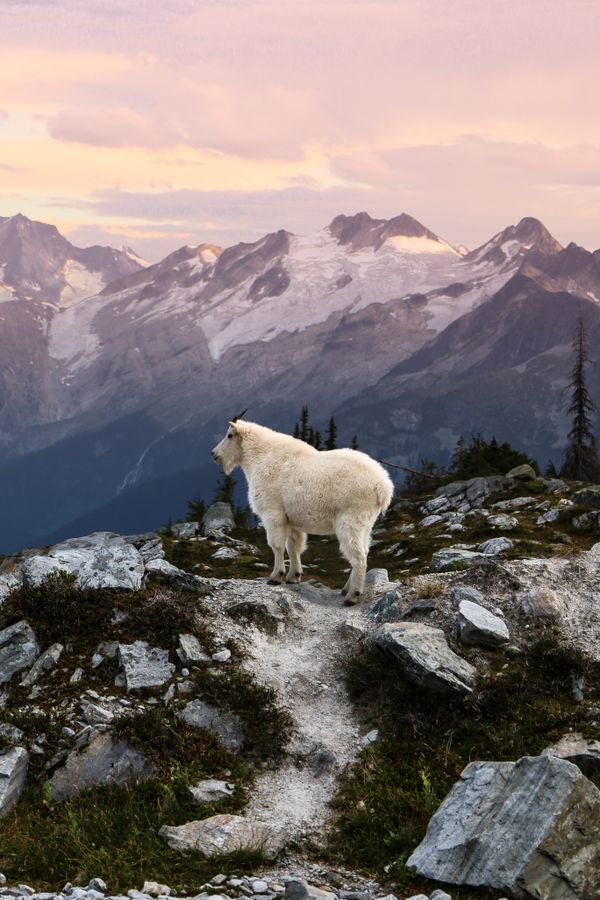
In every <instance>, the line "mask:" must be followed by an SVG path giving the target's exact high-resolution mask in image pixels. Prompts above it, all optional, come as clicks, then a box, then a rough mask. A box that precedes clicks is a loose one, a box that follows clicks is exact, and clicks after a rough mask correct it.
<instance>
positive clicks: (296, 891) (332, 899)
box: [283, 878, 369, 900]
mask: <svg viewBox="0 0 600 900" xmlns="http://www.w3.org/2000/svg"><path fill="white" fill-rule="evenodd" d="M348 894H351V896H348ZM343 896H344V897H345V900H363V898H365V900H366V898H368V897H369V894H367V893H365V894H357V893H356V892H354V893H353V892H351V891H349V892H345V893H344V894H343ZM336 898H337V895H336V894H334V893H332V892H331V891H324V890H321V888H318V887H315V886H314V885H312V884H309V883H308V882H307V881H304V879H302V878H290V879H289V880H288V881H286V883H285V893H284V895H283V900H336Z"/></svg>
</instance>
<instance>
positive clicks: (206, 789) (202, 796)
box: [190, 778, 234, 803]
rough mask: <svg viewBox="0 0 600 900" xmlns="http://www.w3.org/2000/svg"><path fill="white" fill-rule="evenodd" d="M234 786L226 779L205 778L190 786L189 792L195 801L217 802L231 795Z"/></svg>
mask: <svg viewBox="0 0 600 900" xmlns="http://www.w3.org/2000/svg"><path fill="white" fill-rule="evenodd" d="M233 791H234V787H233V785H232V784H229V783H228V782H227V781H221V780H220V779H218V778H206V779H205V780H204V781H199V782H198V784H196V785H194V787H191V788H190V794H191V795H192V797H193V798H194V801H195V802H196V803H218V801H219V800H227V799H229V797H232V796H233Z"/></svg>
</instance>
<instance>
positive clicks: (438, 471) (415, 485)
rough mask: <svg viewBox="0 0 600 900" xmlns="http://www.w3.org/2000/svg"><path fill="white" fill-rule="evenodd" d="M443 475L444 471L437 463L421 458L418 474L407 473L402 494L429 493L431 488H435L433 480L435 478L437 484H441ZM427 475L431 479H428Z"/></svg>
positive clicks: (424, 457)
mask: <svg viewBox="0 0 600 900" xmlns="http://www.w3.org/2000/svg"><path fill="white" fill-rule="evenodd" d="M445 474H446V473H445V472H444V470H443V469H442V468H440V466H438V465H437V463H434V462H433V460H431V459H428V458H427V457H426V456H422V457H421V470H420V472H408V473H407V474H406V477H405V479H404V485H403V492H404V493H405V494H421V493H424V492H425V491H427V492H431V490H432V488H433V487H436V486H437V485H436V482H435V481H434V480H433V478H437V479H438V483H441V481H442V479H443V477H444V475H445ZM428 475H429V476H431V477H429V478H428V477H427V476H428Z"/></svg>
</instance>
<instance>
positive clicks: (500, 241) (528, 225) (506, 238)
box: [466, 216, 563, 265]
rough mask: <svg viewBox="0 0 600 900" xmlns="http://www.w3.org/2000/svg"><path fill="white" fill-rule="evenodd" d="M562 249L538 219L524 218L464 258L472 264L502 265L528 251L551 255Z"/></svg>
mask: <svg viewBox="0 0 600 900" xmlns="http://www.w3.org/2000/svg"><path fill="white" fill-rule="evenodd" d="M562 249H563V248H562V245H561V244H559V243H558V241H557V240H556V239H555V238H554V237H553V236H552V235H551V234H550V232H549V231H548V229H547V228H546V226H545V225H544V224H543V223H542V222H540V220H539V219H536V218H534V217H533V216H525V217H524V218H522V219H521V220H520V221H519V222H517V224H516V225H509V226H508V227H507V228H505V229H504V230H503V231H500V232H498V234H496V235H494V237H493V238H491V240H489V241H487V242H486V243H485V244H482V245H481V247H478V248H477V249H476V250H473V251H471V253H469V254H468V256H467V257H466V258H467V259H471V260H472V261H474V262H492V263H494V264H496V265H502V264H503V263H505V262H507V261H511V260H514V259H515V258H516V257H522V256H524V255H525V254H526V253H528V252H530V251H537V252H539V253H545V254H552V253H558V252H559V251H560V250H562Z"/></svg>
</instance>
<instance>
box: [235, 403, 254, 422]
mask: <svg viewBox="0 0 600 900" xmlns="http://www.w3.org/2000/svg"><path fill="white" fill-rule="evenodd" d="M249 408H250V407H249V406H247V407H246V409H245V410H244V412H241V413H240V414H239V415H238V416H234V417H233V419H232V420H231V421H232V422H237V420H238V419H241V418H242V416H245V415H246V413H247V412H248V410H249Z"/></svg>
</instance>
